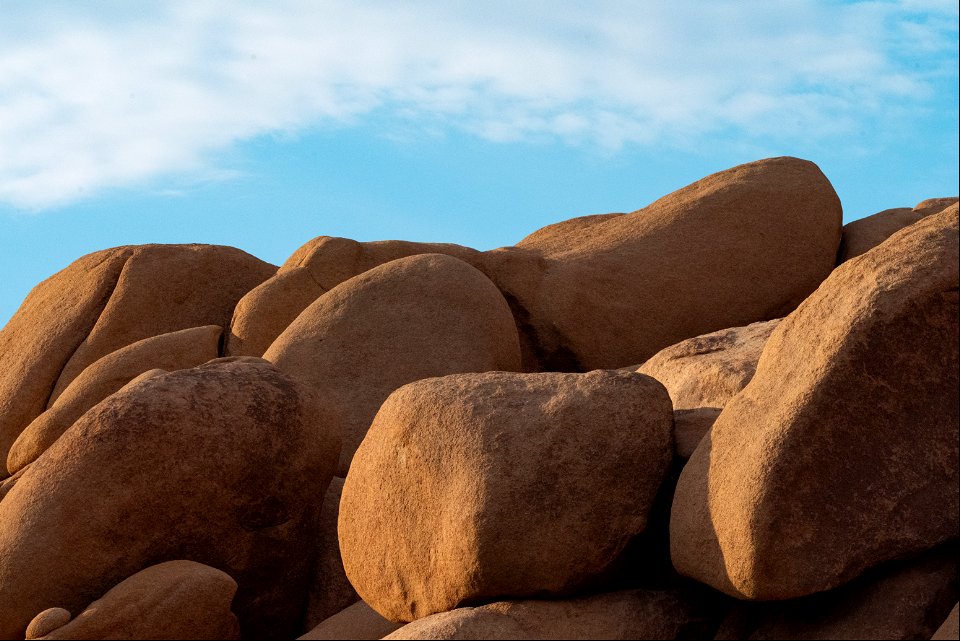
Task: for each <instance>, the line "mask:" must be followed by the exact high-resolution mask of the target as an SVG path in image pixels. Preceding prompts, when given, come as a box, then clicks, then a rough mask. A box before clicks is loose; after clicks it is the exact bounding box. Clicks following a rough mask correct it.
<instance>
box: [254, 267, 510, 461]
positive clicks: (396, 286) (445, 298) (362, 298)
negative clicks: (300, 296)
mask: <svg viewBox="0 0 960 641" xmlns="http://www.w3.org/2000/svg"><path fill="white" fill-rule="evenodd" d="M264 358H265V359H267V360H269V361H271V362H273V363H275V364H276V366H277V367H278V368H279V369H280V370H282V371H284V372H287V373H289V374H290V375H292V376H296V377H297V378H299V379H301V380H302V381H304V382H306V383H307V384H309V385H310V386H311V387H312V388H313V389H314V390H316V391H317V392H318V394H319V395H320V397H321V398H323V399H324V403H325V406H326V407H327V408H328V409H329V410H330V411H331V412H332V413H333V414H334V415H335V418H336V422H337V424H338V425H339V426H340V430H341V433H342V434H343V449H342V450H341V454H340V464H339V467H338V474H339V475H340V476H345V475H346V473H347V469H349V467H350V460H351V459H352V458H353V453H354V452H355V451H356V449H357V446H358V445H359V444H360V441H362V440H363V437H364V435H365V434H366V432H367V428H369V426H370V422H371V421H372V420H373V417H374V415H375V414H376V413H377V410H378V409H379V408H380V405H381V403H383V401H384V399H386V398H387V396H389V395H390V392H392V391H393V390H395V389H397V388H398V387H400V386H401V385H404V384H406V383H409V382H412V381H416V380H419V379H422V378H428V377H431V376H442V375H444V374H453V373H459V372H484V371H489V370H517V369H519V367H520V353H519V343H518V339H517V328H516V325H515V324H514V322H513V318H512V316H511V315H510V310H509V308H508V307H507V304H506V302H505V301H504V299H503V297H502V296H501V295H500V292H499V291H497V288H496V287H494V285H493V283H491V282H490V280H489V279H487V278H486V277H485V276H484V275H483V274H482V273H480V272H479V271H477V270H476V269H474V268H473V267H471V266H470V265H468V264H466V263H464V262H463V261H461V260H458V259H456V258H453V257H451V256H446V255H442V254H422V255H418V256H411V257H409V258H401V259H399V260H395V261H392V262H389V263H385V264H383V265H380V266H379V267H376V268H374V269H371V270H369V271H366V272H364V273H362V274H360V275H359V276H355V277H354V278H351V279H350V280H348V281H345V282H343V283H341V284H340V285H338V286H337V287H335V288H333V289H331V290H330V291H329V292H327V293H326V294H324V295H323V296H321V297H320V298H318V299H317V300H316V301H315V302H313V303H312V304H311V305H310V306H309V307H308V308H307V309H305V310H304V311H303V313H301V314H300V316H298V317H297V320H296V321H294V322H293V323H292V324H291V325H290V326H289V327H288V328H287V329H286V330H284V332H283V333H282V334H281V335H280V336H279V337H278V338H277V340H276V341H275V342H274V343H273V345H271V346H270V349H268V350H267V352H266V353H265V354H264Z"/></svg>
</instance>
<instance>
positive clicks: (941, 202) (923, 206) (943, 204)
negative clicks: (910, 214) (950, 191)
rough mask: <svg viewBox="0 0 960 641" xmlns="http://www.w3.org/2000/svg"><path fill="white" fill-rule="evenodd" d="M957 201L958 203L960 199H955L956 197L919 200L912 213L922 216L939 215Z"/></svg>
mask: <svg viewBox="0 0 960 641" xmlns="http://www.w3.org/2000/svg"><path fill="white" fill-rule="evenodd" d="M957 201H960V198H957V197H956V196H948V197H946V198H927V199H926V200H921V201H920V202H918V203H917V204H916V205H914V207H913V211H915V212H917V213H919V214H921V215H923V216H929V215H930V214H939V213H940V212H941V211H943V210H944V209H946V208H947V207H949V206H950V205H955V204H956V203H957Z"/></svg>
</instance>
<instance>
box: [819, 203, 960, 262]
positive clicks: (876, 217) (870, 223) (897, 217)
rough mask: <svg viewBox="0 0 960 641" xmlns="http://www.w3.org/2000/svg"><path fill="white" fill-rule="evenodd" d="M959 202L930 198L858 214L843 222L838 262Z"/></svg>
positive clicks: (870, 247)
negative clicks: (852, 219) (907, 205)
mask: <svg viewBox="0 0 960 641" xmlns="http://www.w3.org/2000/svg"><path fill="white" fill-rule="evenodd" d="M956 202H957V199H956V198H928V199H927V200H924V201H922V202H919V203H917V206H916V207H914V208H913V209H910V208H909V207H897V208H894V209H885V210H883V211H881V212H878V213H876V214H873V215H872V216H866V217H864V218H858V219H857V220H854V221H852V222H849V223H847V224H846V225H844V226H843V238H842V240H841V241H840V252H839V254H838V257H837V262H839V263H843V262H846V261H848V260H850V259H851V258H853V257H855V256H859V255H860V254H864V253H866V252H868V251H870V250H871V249H873V248H874V247H876V246H877V245H879V244H880V243H882V242H883V241H885V240H886V239H888V238H890V236H893V235H894V234H895V233H897V232H898V231H900V230H901V229H903V228H904V227H907V226H909V225H912V224H914V223H916V222H918V221H920V220H921V219H923V218H925V217H927V216H930V215H932V214H938V213H940V212H941V211H943V210H944V209H946V208H947V207H949V206H950V205H953V204H954V203H956Z"/></svg>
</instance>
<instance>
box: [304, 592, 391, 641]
mask: <svg viewBox="0 0 960 641" xmlns="http://www.w3.org/2000/svg"><path fill="white" fill-rule="evenodd" d="M399 627H400V624H399V623H394V622H392V621H387V620H386V619H384V618H383V617H382V616H380V615H379V614H377V613H376V612H375V611H374V610H373V608H371V607H370V606H369V605H367V604H366V603H364V602H363V601H359V602H357V603H354V604H353V605H351V606H350V607H348V608H346V609H344V610H343V611H341V612H338V613H337V614H335V615H333V616H332V617H330V618H328V619H326V620H324V621H322V622H320V623H319V624H318V625H316V626H314V627H313V629H312V630H310V631H309V632H307V633H306V634H305V635H303V636H302V637H300V639H382V638H383V637H385V636H387V635H388V634H390V633H391V632H393V631H394V630H396V629H397V628H399Z"/></svg>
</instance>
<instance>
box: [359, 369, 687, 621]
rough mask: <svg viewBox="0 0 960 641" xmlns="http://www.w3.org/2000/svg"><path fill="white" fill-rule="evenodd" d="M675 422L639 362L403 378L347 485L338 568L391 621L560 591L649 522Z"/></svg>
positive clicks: (578, 583) (597, 569) (593, 570)
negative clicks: (632, 369) (630, 367)
mask: <svg viewBox="0 0 960 641" xmlns="http://www.w3.org/2000/svg"><path fill="white" fill-rule="evenodd" d="M671 424H672V411H671V408H670V399H669V397H668V396H667V393H666V390H664V388H663V386H662V385H660V384H659V383H657V382H656V381H655V380H653V379H651V378H650V377H647V376H643V375H640V374H635V373H617V372H609V371H597V372H591V373H589V374H512V373H506V372H491V373H486V374H460V375H452V376H445V377H442V378H433V379H427V380H422V381H418V382H416V383H412V384H410V385H406V386H404V387H402V388H400V389H399V390H397V391H396V392H394V393H393V394H392V395H391V396H390V398H388V399H387V401H386V402H385V403H384V404H383V407H382V408H381V409H380V411H379V413H378V414H377V416H376V419H375V420H374V422H373V425H372V426H371V428H370V431H369V433H368V435H367V438H366V439H365V440H364V441H363V443H362V444H361V446H360V448H359V449H358V450H357V455H356V458H355V459H354V465H353V467H352V468H351V470H350V475H349V476H348V477H347V480H346V483H345V484H344V489H343V498H342V500H341V503H340V550H341V552H342V554H343V564H344V568H345V569H346V572H347V576H348V577H349V579H350V582H351V583H352V584H353V586H354V587H355V588H356V590H357V592H358V593H359V594H360V596H361V598H363V600H364V601H366V602H367V603H368V604H369V605H370V606H371V607H372V608H373V609H375V610H376V611H377V612H379V613H380V614H382V615H383V616H385V617H386V618H388V619H390V620H391V621H411V620H414V619H418V618H420V617H424V616H427V615H430V614H434V613H437V612H443V611H446V610H450V609H453V608H455V607H458V606H459V605H461V604H464V603H471V602H477V601H490V600H494V599H498V598H504V597H507V596H513V597H523V596H539V595H548V594H553V595H563V594H569V593H570V592H571V591H572V590H574V589H577V588H580V587H582V586H583V585H584V584H587V583H588V582H590V581H591V580H593V579H596V578H597V577H599V576H600V575H602V574H603V573H604V572H605V571H607V570H608V569H609V568H610V567H611V565H612V564H613V563H614V562H615V561H616V559H617V557H618V555H619V554H620V553H621V552H622V551H623V550H624V549H625V547H626V545H627V543H628V542H629V541H630V539H631V538H632V537H634V536H635V535H637V534H639V533H641V532H643V530H644V528H645V526H646V521H647V515H648V513H649V510H650V508H651V506H652V504H653V500H654V497H655V495H656V494H657V490H658V489H659V487H660V483H661V481H662V480H663V478H664V475H665V474H666V471H667V467H668V466H669V464H670V461H671V459H672V454H673V451H672V450H673V444H672V437H671Z"/></svg>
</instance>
